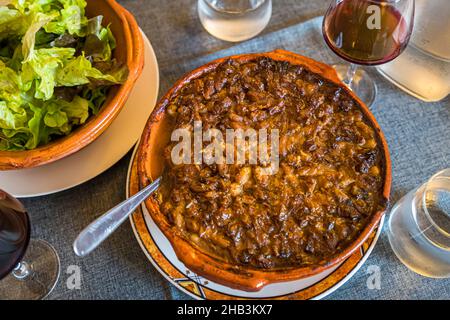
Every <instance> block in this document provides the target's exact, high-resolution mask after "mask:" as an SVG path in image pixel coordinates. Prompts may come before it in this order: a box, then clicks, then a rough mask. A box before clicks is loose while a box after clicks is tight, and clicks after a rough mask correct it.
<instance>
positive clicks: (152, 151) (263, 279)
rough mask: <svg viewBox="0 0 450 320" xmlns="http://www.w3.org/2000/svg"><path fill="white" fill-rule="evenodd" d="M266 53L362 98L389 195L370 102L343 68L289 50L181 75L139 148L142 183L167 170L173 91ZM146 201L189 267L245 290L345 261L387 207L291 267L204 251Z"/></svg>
mask: <svg viewBox="0 0 450 320" xmlns="http://www.w3.org/2000/svg"><path fill="white" fill-rule="evenodd" d="M262 57H267V58H270V59H273V60H276V61H286V62H289V63H291V64H293V65H301V66H303V67H306V68H307V69H308V70H309V71H311V72H313V73H316V74H319V75H320V76H322V77H323V78H325V79H327V80H330V81H332V82H334V83H335V84H338V85H339V86H340V87H341V88H342V89H344V90H346V92H347V93H348V94H349V95H350V96H351V97H352V98H353V99H354V100H355V101H357V102H358V104H359V106H360V110H361V111H362V112H363V114H364V115H365V117H366V119H367V121H368V122H370V124H371V126H372V128H374V129H375V132H376V134H377V138H378V140H379V142H380V143H381V146H380V149H382V150H383V152H384V155H383V156H384V163H383V165H384V169H385V170H384V177H383V179H384V185H383V190H382V194H383V197H384V198H385V199H386V201H387V200H388V199H389V194H390V187H391V179H392V178H391V162H390V156H389V150H388V146H387V143H386V140H385V138H384V135H383V133H382V132H381V129H380V127H379V125H378V123H377V122H376V120H375V118H374V116H373V115H372V114H371V112H370V111H369V109H368V108H367V106H366V105H364V103H363V102H362V101H361V100H360V99H359V98H358V97H357V96H356V95H355V94H353V93H352V92H351V91H350V90H349V89H348V88H347V87H346V86H345V85H344V84H343V83H342V82H341V81H340V80H339V79H338V77H337V74H336V72H335V71H334V69H333V68H332V67H330V66H328V65H326V64H323V63H320V62H317V61H314V60H312V59H309V58H306V57H303V56H301V55H298V54H295V53H291V52H288V51H284V50H276V51H273V52H268V53H258V54H244V55H237V56H232V57H225V58H221V59H218V60H215V61H213V62H211V63H208V64H206V65H204V66H202V67H200V68H198V69H196V70H194V71H192V72H190V73H189V74H187V75H186V76H184V77H183V78H182V79H180V80H179V81H178V82H177V83H176V84H175V85H174V86H173V87H172V88H171V89H170V90H169V92H168V93H167V94H166V95H165V96H164V97H163V98H162V99H161V100H160V102H159V103H158V105H157V106H156V108H155V110H154V111H153V113H152V115H151V116H150V119H149V121H148V123H147V126H146V129H145V130H144V133H143V135H142V139H141V143H140V146H139V150H138V174H139V183H140V187H141V188H142V187H144V186H146V185H148V184H149V183H150V182H151V181H152V180H153V179H155V178H156V177H158V176H160V175H161V173H162V171H163V167H164V164H163V162H164V160H163V158H162V156H161V155H160V154H161V153H162V148H164V146H165V145H166V143H167V142H168V140H169V138H162V137H163V135H164V132H165V133H166V135H167V131H168V130H167V127H165V125H164V118H165V117H164V116H165V111H166V107H167V105H168V103H169V101H170V99H171V97H172V96H174V95H175V94H176V93H177V92H178V91H179V90H180V89H181V88H182V87H183V86H184V85H185V84H186V83H188V82H190V81H192V80H193V79H196V78H198V77H200V76H202V75H204V74H205V73H207V72H209V71H211V70H213V69H215V68H216V67H217V66H219V65H220V64H222V63H223V62H225V61H227V60H228V59H233V60H235V61H239V62H248V61H252V60H255V59H258V58H262ZM145 205H146V207H147V209H148V211H149V212H150V214H151V216H152V218H153V220H154V221H155V222H156V224H157V225H158V227H159V228H160V229H161V231H162V232H163V233H164V235H165V236H166V237H167V238H168V240H169V241H170V243H171V244H172V247H173V249H174V251H175V253H176V255H177V257H178V258H179V259H180V260H181V261H182V262H183V263H184V264H185V265H186V267H188V268H189V269H191V270H192V271H194V272H196V273H198V274H199V275H202V276H204V277H205V278H207V279H210V280H212V281H214V282H217V283H219V284H223V285H226V286H229V287H232V288H236V289H240V290H245V291H259V290H260V289H261V288H262V287H264V286H265V285H268V284H270V283H277V282H284V281H292V280H298V279H301V278H305V277H310V276H313V275H315V274H318V273H320V272H323V271H325V270H327V269H329V268H331V267H333V266H336V265H337V264H339V263H341V262H343V261H344V260H345V259H346V258H348V257H349V256H350V255H351V254H352V253H354V252H355V251H356V250H357V249H358V248H359V247H360V246H361V245H362V244H363V243H364V241H366V239H367V237H368V236H369V235H370V234H371V233H372V231H373V230H374V228H376V226H377V224H378V223H379V221H380V219H381V217H382V216H383V214H384V211H385V209H383V210H380V211H378V212H376V213H374V214H373V215H372V217H371V219H370V220H369V221H368V223H367V225H366V226H365V227H364V229H363V230H362V231H361V232H360V234H359V235H358V237H357V238H356V239H355V240H354V241H353V242H352V243H351V244H349V245H348V246H347V247H346V248H345V249H344V250H343V251H341V252H340V253H339V254H337V255H336V256H334V257H333V258H331V259H330V260H329V261H327V262H325V263H324V264H321V265H316V266H306V267H305V266H303V267H298V268H295V267H291V268H286V269H267V270H263V269H256V268H253V267H247V266H243V265H236V264H232V263H229V262H226V261H223V260H219V259H218V258H216V257H213V256H212V255H211V254H208V253H207V252H204V251H203V250H201V249H200V248H198V247H196V246H195V245H194V244H192V243H190V242H189V241H188V240H186V239H185V238H184V237H183V236H182V235H181V234H179V232H177V231H176V230H174V228H173V227H172V226H171V225H170V224H169V223H168V222H167V219H166V218H165V216H164V215H163V214H162V213H161V211H160V210H159V205H158V203H157V202H156V201H155V200H154V199H153V198H152V197H150V198H148V199H147V200H146V202H145Z"/></svg>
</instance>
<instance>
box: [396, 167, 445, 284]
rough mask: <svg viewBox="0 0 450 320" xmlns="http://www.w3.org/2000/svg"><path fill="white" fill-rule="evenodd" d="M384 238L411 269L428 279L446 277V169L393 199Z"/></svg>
mask: <svg viewBox="0 0 450 320" xmlns="http://www.w3.org/2000/svg"><path fill="white" fill-rule="evenodd" d="M388 238H389V242H390V244H391V247H392V249H393V251H394V252H395V254H396V255H397V257H398V258H399V259H400V261H402V262H403V264H405V265H406V266H407V267H408V268H409V269H411V270H412V271H414V272H416V273H418V274H421V275H423V276H427V277H431V278H449V277H450V169H445V170H443V171H441V172H438V173H437V174H435V175H434V176H433V177H431V178H430V180H429V181H428V182H426V183H425V184H423V185H422V186H420V187H419V188H417V189H414V190H412V191H411V192H409V193H408V194H407V195H405V196H404V197H403V198H402V199H401V200H400V201H399V202H397V204H396V205H395V206H394V207H393V208H392V211H391V217H390V219H389V224H388Z"/></svg>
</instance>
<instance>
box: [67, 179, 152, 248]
mask: <svg viewBox="0 0 450 320" xmlns="http://www.w3.org/2000/svg"><path fill="white" fill-rule="evenodd" d="M160 182H161V178H158V179H156V180H155V181H153V182H152V183H151V184H149V185H148V186H147V187H145V188H144V189H142V190H141V191H139V192H138V193H136V194H135V195H134V196H132V197H131V198H129V199H127V200H125V201H123V202H122V203H120V204H118V205H117V206H115V207H114V208H112V209H111V210H109V211H108V212H106V213H104V214H103V215H102V216H101V217H99V218H98V219H96V220H95V221H93V222H92V223H91V224H90V225H88V226H87V227H86V228H85V229H84V230H83V231H81V233H80V234H79V235H78V237H77V238H76V239H75V241H74V243H73V251H74V252H75V254H76V255H77V256H79V257H84V256H86V255H88V254H89V253H91V252H92V251H93V250H94V249H95V248H97V247H98V246H99V245H100V244H101V243H102V242H103V241H104V240H105V239H106V238H108V237H109V236H110V235H111V234H112V233H113V232H114V231H115V230H116V229H117V228H118V227H119V226H120V225H121V224H122V223H123V222H124V221H125V220H126V219H127V218H128V216H129V215H130V214H132V213H133V212H134V210H136V208H137V207H138V206H139V205H140V204H141V203H142V202H144V200H145V199H147V198H148V197H149V196H150V195H151V194H152V193H153V192H155V191H156V190H157V189H158V188H159V184H160Z"/></svg>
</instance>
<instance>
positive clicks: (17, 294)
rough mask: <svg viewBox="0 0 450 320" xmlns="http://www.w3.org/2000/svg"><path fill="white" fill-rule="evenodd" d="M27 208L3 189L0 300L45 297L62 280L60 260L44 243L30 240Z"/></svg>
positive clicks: (0, 199) (0, 208) (0, 202)
mask: <svg viewBox="0 0 450 320" xmlns="http://www.w3.org/2000/svg"><path fill="white" fill-rule="evenodd" d="M30 233H31V231H30V219H29V216H28V213H27V211H26V210H25V207H24V206H23V205H22V204H21V203H20V202H19V201H18V200H16V199H15V198H14V197H12V196H11V195H9V194H7V193H6V192H4V191H2V190H0V300H5V299H19V300H25V299H26V300H31V299H33V300H37V299H42V298H44V297H46V296H47V295H48V294H49V293H50V292H51V291H52V289H53V288H54V287H55V284H56V282H57V280H58V277H59V269H60V267H59V258H58V254H57V253H56V251H55V249H53V247H52V246H51V245H49V244H48V243H47V242H45V241H43V240H33V239H30Z"/></svg>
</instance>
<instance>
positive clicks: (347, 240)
mask: <svg viewBox="0 0 450 320" xmlns="http://www.w3.org/2000/svg"><path fill="white" fill-rule="evenodd" d="M196 123H201V125H202V130H207V129H216V130H218V132H220V133H222V134H223V136H224V137H225V136H226V134H227V132H228V131H230V129H233V130H238V129H242V130H244V131H245V130H247V129H254V130H256V131H257V132H260V131H259V130H261V129H263V130H267V131H268V132H271V131H274V130H277V131H278V148H277V153H278V164H277V166H276V167H272V169H270V168H269V164H268V163H267V161H266V162H264V161H262V162H261V161H257V162H256V163H250V162H249V161H247V162H245V163H237V162H236V161H230V162H228V161H226V162H222V163H214V162H213V163H209V164H208V163H205V162H204V161H203V162H201V163H198V162H197V163H196V162H195V161H192V162H191V163H188V162H183V163H179V162H176V161H174V159H173V154H174V148H177V145H178V144H179V141H178V140H177V141H171V140H173V139H171V133H172V132H174V130H175V129H183V130H188V131H189V132H191V133H193V131H194V127H195V125H196ZM192 136H193V135H192ZM209 143H210V142H205V141H203V144H202V145H201V148H202V150H203V151H204V149H205V148H207V146H208V144H209ZM226 143H228V141H227V142H226ZM226 143H225V142H224V143H223V144H226ZM272 143H274V142H273V141H269V145H271V144H272ZM192 144H194V141H192ZM235 148H237V146H235ZM175 150H177V149H175ZM224 150H225V149H224ZM236 150H237V149H236ZM274 150H275V149H274ZM194 152H195V150H193V151H192V153H191V154H188V155H187V157H188V158H190V159H194V157H195V155H194ZM184 156H186V154H184ZM233 159H234V160H236V159H235V158H233ZM138 165H139V176H140V183H141V187H143V186H145V185H147V184H148V183H149V182H151V181H152V179H154V178H156V177H158V176H160V175H161V176H162V177H163V179H162V184H161V187H160V189H159V191H158V193H157V194H156V195H154V196H153V197H152V198H150V199H148V200H147V202H146V206H147V208H148V210H149V212H150V213H151V215H152V217H153V219H154V220H155V222H156V223H157V225H158V226H159V227H160V228H161V230H162V231H163V232H164V234H165V235H166V236H167V238H168V239H169V240H170V242H171V243H172V246H173V248H174V250H175V252H176V254H177V256H178V258H179V259H180V260H181V261H182V262H183V263H184V264H185V265H186V266H187V267H188V268H190V269H192V270H193V271H194V272H197V273H199V274H201V275H203V276H204V277H206V278H208V279H210V280H213V281H216V282H218V283H221V284H225V285H228V286H230V287H234V288H239V289H242V290H248V291H255V290H259V289H261V287H262V286H264V285H267V284H269V283H273V282H280V281H289V280H295V279H300V278H303V277H307V276H311V275H314V274H317V273H319V272H321V271H323V270H325V269H327V268H330V267H332V266H334V265H336V264H338V263H340V262H342V261H343V260H344V259H345V258H346V257H348V256H349V255H350V254H351V253H353V252H354V251H355V250H357V249H358V247H359V246H360V245H361V244H362V243H363V242H364V240H365V239H366V238H367V236H368V235H369V234H370V232H371V231H372V230H373V228H374V227H375V226H376V225H377V223H378V222H379V220H380V218H381V216H382V214H383V212H384V210H385V209H386V206H387V202H388V196H389V190H390V182H391V174H390V160H389V154H388V149H387V145H386V142H385V140H384V138H383V135H382V133H381V130H380V128H379V126H378V124H377V123H376V121H375V119H374V117H373V116H372V114H371V113H370V112H369V110H368V109H367V107H366V106H365V105H364V104H363V103H362V102H361V101H360V100H359V99H358V98H357V97H356V96H355V95H354V94H353V93H352V92H351V91H350V90H348V89H347V88H346V87H345V85H344V84H342V83H341V82H340V81H339V80H338V79H337V76H336V74H335V72H334V70H333V69H332V68H331V67H329V66H327V65H324V64H321V63H318V62H316V61H313V60H311V59H308V58H305V57H302V56H299V55H296V54H293V53H289V52H285V51H275V52H271V53H264V54H249V55H241V56H234V57H228V58H223V59H220V60H217V61H214V62H212V63H210V64H208V65H205V66H203V67H201V68H199V69H197V70H194V71H193V72H191V73H190V74H188V75H187V76H185V77H184V78H183V79H181V80H180V81H179V82H177V84H176V85H175V86H174V87H173V88H172V89H171V90H170V91H169V92H168V93H167V95H166V96H165V97H164V98H163V99H162V100H161V101H160V103H159V105H158V106H157V107H156V109H155V111H154V113H153V115H152V117H151V119H150V121H149V123H148V125H147V129H146V131H145V133H144V135H143V138H142V141H141V145H140V150H139V164H138ZM271 170H272V171H271Z"/></svg>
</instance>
